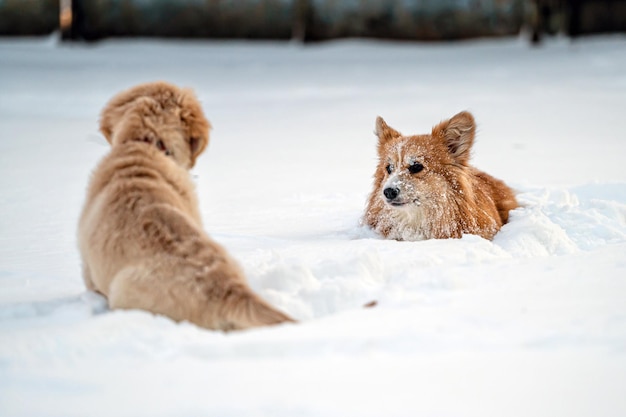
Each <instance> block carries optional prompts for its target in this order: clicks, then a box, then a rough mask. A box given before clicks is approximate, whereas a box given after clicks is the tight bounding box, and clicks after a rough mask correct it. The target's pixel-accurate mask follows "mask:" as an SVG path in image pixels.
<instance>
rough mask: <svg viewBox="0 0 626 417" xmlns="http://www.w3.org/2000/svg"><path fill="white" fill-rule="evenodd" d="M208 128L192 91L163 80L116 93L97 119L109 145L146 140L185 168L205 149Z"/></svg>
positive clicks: (191, 165) (190, 165) (189, 166)
mask: <svg viewBox="0 0 626 417" xmlns="http://www.w3.org/2000/svg"><path fill="white" fill-rule="evenodd" d="M210 127H211V126H210V124H209V122H208V121H207V120H206V118H205V117H204V113H203V112H202V108H201V106H200V103H199V102H198V100H197V99H196V97H195V95H194V94H193V91H191V90H189V89H181V88H178V87H176V86H174V85H172V84H168V83H165V82H153V83H146V84H141V85H138V86H135V87H132V88H130V89H128V90H126V91H123V92H121V93H119V94H117V95H116V96H115V97H113V98H112V99H111V101H109V103H108V104H107V105H106V107H105V108H104V110H103V111H102V115H101V119H100V131H101V132H102V133H103V134H104V136H105V137H106V139H107V140H108V141H109V143H111V145H113V146H116V145H117V144H121V143H126V142H128V141H141V142H146V143H148V144H152V145H153V146H155V147H156V148H157V149H159V150H160V151H162V152H163V153H164V154H165V155H167V156H168V157H171V158H172V159H174V161H176V163H178V164H179V165H181V166H182V167H184V168H186V169H189V168H191V167H193V166H194V164H195V162H196V158H197V157H198V156H199V155H200V154H201V153H202V151H204V149H205V148H206V146H207V144H208V142H209V129H210Z"/></svg>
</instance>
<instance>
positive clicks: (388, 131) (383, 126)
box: [374, 116, 402, 143]
mask: <svg viewBox="0 0 626 417" xmlns="http://www.w3.org/2000/svg"><path fill="white" fill-rule="evenodd" d="M374 133H375V134H376V136H378V140H379V141H380V142H381V143H383V142H387V141H388V140H390V139H393V138H397V137H398V136H402V135H401V134H400V132H398V131H397V130H395V129H393V128H392V127H390V126H389V125H388V124H387V123H385V120H383V118H382V117H380V116H378V117H377V118H376V128H375V129H374Z"/></svg>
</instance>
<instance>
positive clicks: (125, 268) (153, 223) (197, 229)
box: [78, 82, 291, 330]
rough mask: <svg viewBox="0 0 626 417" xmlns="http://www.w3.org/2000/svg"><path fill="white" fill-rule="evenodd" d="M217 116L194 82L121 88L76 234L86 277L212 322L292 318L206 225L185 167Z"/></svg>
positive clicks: (125, 305)
mask: <svg viewBox="0 0 626 417" xmlns="http://www.w3.org/2000/svg"><path fill="white" fill-rule="evenodd" d="M209 129H210V125H209V123H208V121H207V120H206V118H205V117H204V114H203V112H202V109H201V107H200V104H199V103H198V101H197V99H196V98H195V96H194V94H193V92H192V91H190V90H187V89H179V88H178V87H176V86H173V85H171V84H167V83H163V82H157V83H149V84H143V85H139V86H136V87H134V88H131V89H129V90H127V91H124V92H122V93H120V94H118V95H117V96H115V97H114V98H113V99H112V100H111V101H110V102H109V103H108V104H107V105H106V107H105V108H104V110H103V111H102V116H101V123H100V130H101V131H102V133H103V134H104V136H105V137H106V139H107V140H108V141H109V143H110V144H111V151H110V153H109V154H108V155H107V156H105V158H104V159H103V160H102V161H101V162H100V164H99V165H98V167H97V168H96V170H95V171H94V173H93V177H92V178H91V182H90V184H89V188H88V192H87V199H86V202H85V206H84V209H83V212H82V215H81V218H80V222H79V228H78V238H79V246H80V252H81V256H82V261H83V275H84V279H85V284H86V285H87V287H88V288H89V289H90V290H93V291H97V292H99V293H101V294H103V295H104V296H106V297H107V298H108V302H109V305H110V307H111V308H113V309H117V308H120V309H143V310H147V311H150V312H152V313H156V314H163V315H166V316H168V317H170V318H172V319H174V320H177V321H181V320H187V321H190V322H192V323H195V324H198V325H200V326H203V327H207V328H209V329H222V330H231V329H245V328H249V327H254V326H263V325H270V324H277V323H282V322H287V321H291V319H290V318H289V317H287V316H286V315H285V314H283V313H281V312H279V311H277V310H276V309H274V308H273V307H271V306H270V305H269V304H267V303H266V302H265V301H263V300H262V299H261V298H259V297H258V296H257V295H256V294H254V293H253V292H252V290H251V289H250V288H249V287H248V285H247V283H246V281H245V278H244V276H243V274H242V272H241V270H240V269H239V267H238V266H237V264H236V263H235V261H234V260H233V259H231V257H230V256H229V255H228V254H227V253H226V251H225V250H224V249H223V248H222V247H221V246H219V245H218V244H217V243H215V242H214V241H212V240H211V239H210V238H209V237H208V236H207V235H206V234H205V232H204V231H203V228H202V223H201V219H200V212H199V210H198V201H197V197H196V193H195V188H194V185H193V183H192V181H191V179H190V175H189V173H188V169H190V168H191V167H193V165H194V164H195V161H196V158H197V157H198V155H200V153H201V152H202V151H203V150H204V149H205V148H206V146H207V144H208V140H209V135H208V133H209Z"/></svg>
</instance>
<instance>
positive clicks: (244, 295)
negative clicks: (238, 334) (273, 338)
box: [216, 285, 295, 331]
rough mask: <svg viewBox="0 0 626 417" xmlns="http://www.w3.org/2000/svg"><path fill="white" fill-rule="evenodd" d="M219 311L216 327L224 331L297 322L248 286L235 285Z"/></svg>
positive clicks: (227, 294) (226, 295)
mask: <svg viewBox="0 0 626 417" xmlns="http://www.w3.org/2000/svg"><path fill="white" fill-rule="evenodd" d="M218 311H219V312H218V314H217V315H218V317H217V318H218V320H217V321H218V323H217V326H216V327H217V328H219V329H221V330H224V331H229V330H241V329H247V328H251V327H260V326H270V325H274V324H280V323H289V322H291V323H293V322H295V320H293V319H292V318H291V317H289V316H288V315H286V314H285V313H282V312H280V311H278V310H277V309H276V308H274V307H272V306H271V305H270V304H268V303H267V302H266V301H265V300H263V299H262V298H261V297H259V296H258V295H257V294H255V293H254V292H253V291H252V289H250V288H249V287H248V286H246V285H233V287H231V288H230V289H229V290H228V291H226V293H225V295H224V298H223V300H222V303H221V306H220V307H219V309H218Z"/></svg>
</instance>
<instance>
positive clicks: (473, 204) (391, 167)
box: [363, 112, 518, 240]
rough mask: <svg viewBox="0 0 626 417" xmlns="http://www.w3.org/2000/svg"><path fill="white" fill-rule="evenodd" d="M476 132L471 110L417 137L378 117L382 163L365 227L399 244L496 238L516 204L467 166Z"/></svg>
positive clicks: (486, 177) (506, 189)
mask: <svg viewBox="0 0 626 417" xmlns="http://www.w3.org/2000/svg"><path fill="white" fill-rule="evenodd" d="M475 131H476V125H475V123H474V117H473V116H472V115H471V114H470V113H468V112H461V113H459V114H457V115H456V116H454V117H452V118H451V119H450V120H446V121H443V122H441V123H439V124H438V125H437V126H435V127H434V128H433V130H432V133H431V134H430V135H416V136H403V135H402V134H400V133H399V132H397V131H396V130H394V129H392V128H391V127H389V126H388V125H387V124H386V123H385V121H384V120H383V119H382V118H381V117H378V118H377V119H376V135H377V136H378V156H379V162H378V167H377V168H376V173H375V174H374V190H373V191H372V193H371V195H370V197H369V201H368V204H367V208H366V211H365V215H364V218H363V221H364V223H365V224H367V225H368V226H370V227H371V228H372V229H374V230H375V231H376V232H378V233H380V234H381V235H382V236H384V237H385V238H388V239H396V240H423V239H433V238H434V239H445V238H460V237H461V236H462V235H463V234H464V233H470V234H475V235H479V236H482V237H484V238H485V239H491V238H493V236H494V235H495V234H496V233H497V232H498V230H500V227H502V225H503V224H505V223H506V222H507V220H508V218H509V211H510V210H512V209H514V208H516V207H517V206H518V204H517V201H516V199H515V194H514V193H513V190H511V189H510V188H509V187H508V186H507V185H506V184H505V183H504V182H502V181H500V180H498V179H496V178H494V177H492V176H490V175H488V174H486V173H484V172H482V171H479V170H477V169H476V168H474V167H472V166H471V165H469V159H470V150H471V147H472V144H473V143H474V134H475Z"/></svg>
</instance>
